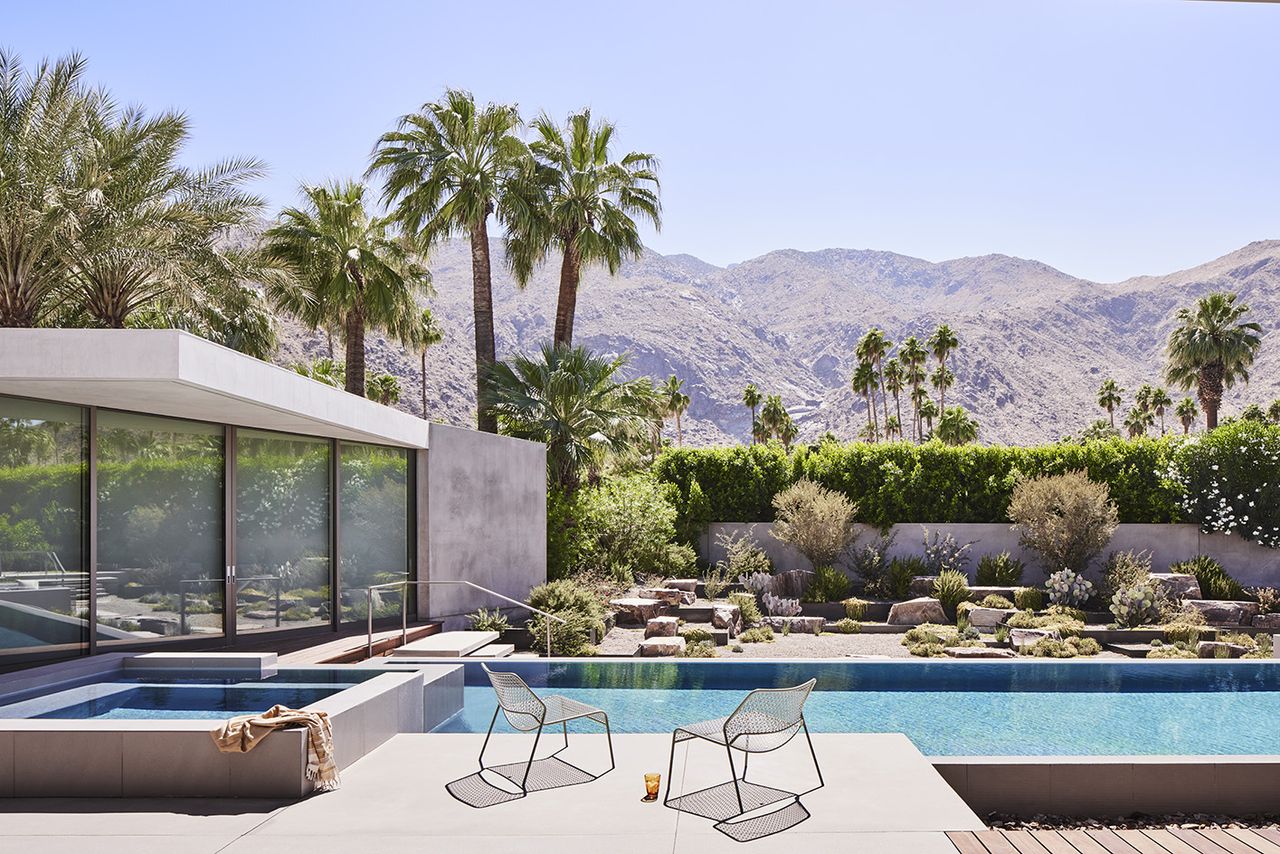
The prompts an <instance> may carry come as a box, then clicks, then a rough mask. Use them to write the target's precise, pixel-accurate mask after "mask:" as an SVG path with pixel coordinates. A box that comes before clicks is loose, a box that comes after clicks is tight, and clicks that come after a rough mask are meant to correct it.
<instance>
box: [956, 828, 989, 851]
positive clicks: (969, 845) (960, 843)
mask: <svg viewBox="0 0 1280 854" xmlns="http://www.w3.org/2000/svg"><path fill="white" fill-rule="evenodd" d="M947 839H949V840H951V844H952V845H954V846H955V847H956V850H957V851H959V852H960V854H988V852H987V846H985V845H983V844H982V843H981V842H979V841H978V837H977V836H976V835H975V834H974V832H973V831H972V830H964V831H959V832H957V831H948V832H947Z"/></svg>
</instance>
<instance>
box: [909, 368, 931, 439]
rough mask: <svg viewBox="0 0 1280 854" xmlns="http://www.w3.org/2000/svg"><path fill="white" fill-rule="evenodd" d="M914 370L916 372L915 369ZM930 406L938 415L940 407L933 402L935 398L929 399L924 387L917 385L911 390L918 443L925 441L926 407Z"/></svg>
mask: <svg viewBox="0 0 1280 854" xmlns="http://www.w3.org/2000/svg"><path fill="white" fill-rule="evenodd" d="M912 370H916V369H915V368H913V369H912ZM926 403H927V404H929V405H930V406H931V407H933V412H934V414H935V415H936V414H937V407H938V405H937V404H936V403H934V402H933V398H931V397H929V390H928V389H927V388H925V387H924V386H923V385H920V384H917V385H915V386H913V387H912V389H911V411H912V412H911V414H912V416H913V420H914V421H915V424H914V429H915V440H916V441H917V442H923V441H924V406H925V404H926Z"/></svg>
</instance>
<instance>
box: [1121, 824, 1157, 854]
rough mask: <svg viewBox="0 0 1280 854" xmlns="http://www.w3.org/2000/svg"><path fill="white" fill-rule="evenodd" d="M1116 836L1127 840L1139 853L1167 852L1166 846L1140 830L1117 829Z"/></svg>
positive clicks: (1154, 853) (1155, 853)
mask: <svg viewBox="0 0 1280 854" xmlns="http://www.w3.org/2000/svg"><path fill="white" fill-rule="evenodd" d="M1116 836H1119V837H1120V838H1121V839H1123V840H1124V841H1125V842H1128V843H1129V844H1130V845H1131V846H1132V847H1133V849H1134V850H1135V851H1137V852H1139V854H1169V849H1168V848H1165V847H1164V846H1163V845H1161V844H1160V843H1159V842H1156V841H1155V840H1154V839H1152V838H1151V837H1150V836H1147V835H1146V834H1145V833H1143V832H1142V831H1141V830H1117V831H1116Z"/></svg>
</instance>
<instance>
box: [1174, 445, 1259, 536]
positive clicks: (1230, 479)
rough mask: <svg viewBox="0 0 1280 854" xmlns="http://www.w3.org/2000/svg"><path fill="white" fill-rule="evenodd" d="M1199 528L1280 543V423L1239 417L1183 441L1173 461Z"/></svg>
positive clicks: (1185, 508) (1189, 516) (1190, 517)
mask: <svg viewBox="0 0 1280 854" xmlns="http://www.w3.org/2000/svg"><path fill="white" fill-rule="evenodd" d="M1168 478H1169V480H1171V481H1173V482H1174V483H1175V484H1176V485H1177V486H1178V487H1179V489H1180V491H1181V493H1182V499H1181V505H1182V513H1183V515H1184V517H1185V518H1186V520H1187V521H1189V522H1195V523H1197V524H1198V525H1199V526H1200V530H1202V531H1204V532H1205V533H1210V534H1234V535H1237V536H1239V537H1241V538H1243V539H1245V540H1250V541H1252V542H1255V543H1257V544H1258V545H1261V546H1266V547H1267V548H1272V549H1275V548H1280V427H1277V426H1274V425H1270V424H1261V423H1258V422H1256V421H1237V422H1235V423H1233V424H1227V425H1224V426H1222V427H1219V428H1218V429H1217V430H1214V431H1213V432H1212V433H1209V434H1208V435H1205V436H1201V437H1198V438H1196V439H1193V440H1191V441H1189V442H1187V443H1185V444H1183V445H1182V447H1180V448H1179V449H1178V452H1177V453H1176V454H1175V455H1174V457H1173V460H1172V462H1171V463H1170V465H1169V471H1168Z"/></svg>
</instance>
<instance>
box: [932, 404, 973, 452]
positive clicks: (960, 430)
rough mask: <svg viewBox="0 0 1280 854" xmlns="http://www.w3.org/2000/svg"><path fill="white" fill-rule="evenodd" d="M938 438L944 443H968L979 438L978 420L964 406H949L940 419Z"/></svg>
mask: <svg viewBox="0 0 1280 854" xmlns="http://www.w3.org/2000/svg"><path fill="white" fill-rule="evenodd" d="M938 438H939V439H940V440H942V443H943V444H944V445H967V444H968V443H969V442H973V441H976V440H977V438H978V422H977V421H975V420H973V419H972V418H970V417H969V413H968V412H965V410H964V407H963V406H949V407H947V409H946V410H945V411H944V412H943V413H942V417H941V418H939V419H938Z"/></svg>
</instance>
